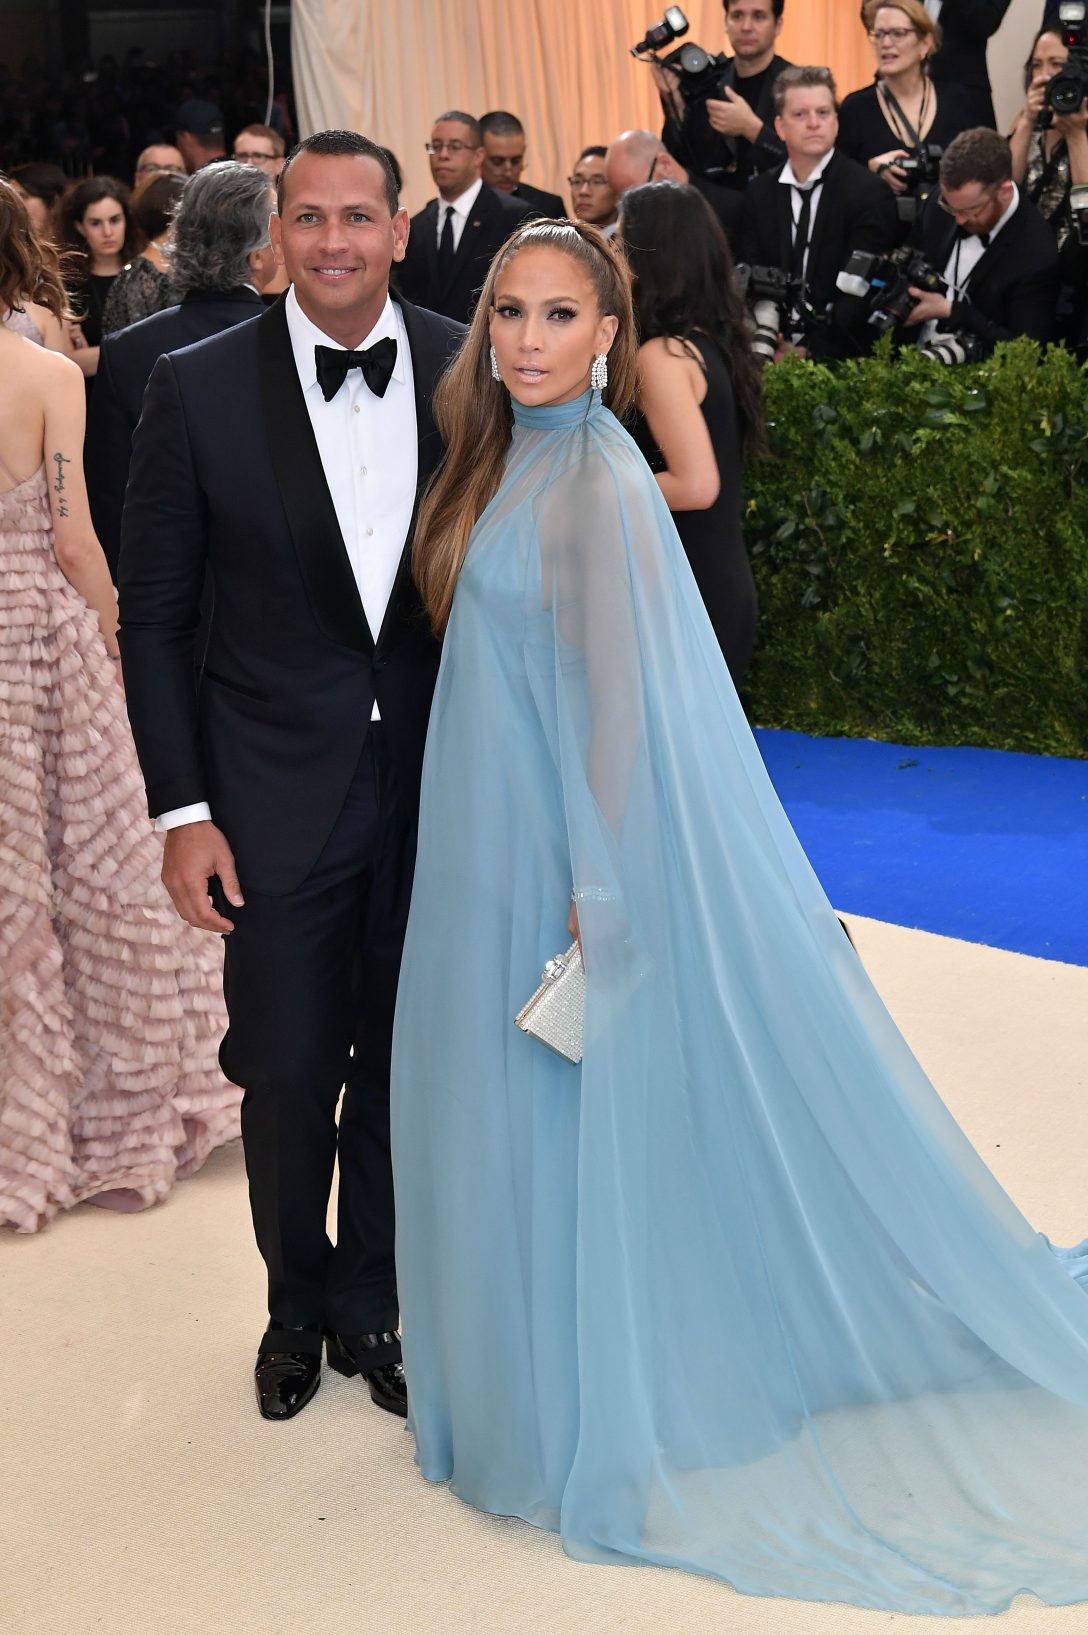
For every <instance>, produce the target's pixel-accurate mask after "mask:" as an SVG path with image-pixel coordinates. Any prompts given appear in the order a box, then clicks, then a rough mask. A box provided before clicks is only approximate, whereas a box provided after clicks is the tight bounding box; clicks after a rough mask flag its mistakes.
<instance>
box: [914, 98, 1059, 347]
mask: <svg viewBox="0 0 1088 1635" xmlns="http://www.w3.org/2000/svg"><path fill="white" fill-rule="evenodd" d="M912 241H913V242H914V243H915V244H916V245H917V247H918V248H919V249H921V250H922V252H923V254H924V255H925V257H926V260H927V261H928V262H929V263H930V265H931V266H932V267H934V268H935V269H936V270H937V271H938V272H941V273H943V274H944V278H945V281H946V282H947V284H948V287H949V293H948V295H946V296H945V295H935V294H932V293H930V292H927V291H922V290H915V291H913V292H912V293H913V294H914V295H915V296H916V298H917V303H918V304H917V305H916V307H915V308H914V311H913V312H912V313H911V315H910V318H909V320H908V327H910V328H912V329H915V330H917V329H918V327H919V326H920V325H923V324H926V325H929V326H931V328H930V330H927V331H926V335H927V339H928V338H930V336H931V334H932V333H933V332H944V333H948V332H958V333H961V334H968V335H973V336H975V337H977V339H978V340H979V341H981V342H982V344H983V346H984V347H985V348H986V350H987V351H992V350H993V348H994V347H995V346H996V345H997V343H998V341H1011V340H1013V339H1014V338H1015V337H1016V336H1017V335H1028V336H1030V337H1031V338H1032V339H1033V340H1036V341H1049V340H1051V339H1052V338H1053V336H1054V330H1055V322H1056V314H1057V304H1058V287H1059V283H1060V277H1059V261H1058V245H1057V241H1056V240H1055V237H1054V234H1053V232H1052V231H1051V229H1050V227H1049V226H1048V225H1047V223H1046V221H1045V220H1044V219H1043V217H1042V215H1041V214H1040V212H1039V211H1038V210H1037V209H1036V208H1035V206H1034V205H1033V204H1032V203H1031V201H1030V199H1028V198H1026V197H1024V195H1023V194H1021V192H1020V190H1019V188H1018V187H1017V186H1016V183H1015V182H1014V181H1013V179H1012V156H1011V154H1010V153H1009V144H1008V142H1007V141H1006V140H1005V138H1004V137H1003V136H999V135H998V134H997V132H996V131H992V130H989V129H988V128H986V127H980V128H979V129H977V130H971V131H962V132H961V133H960V135H959V136H957V137H956V138H955V140H954V141H952V142H950V143H949V145H948V148H947V150H946V152H945V155H944V158H943V159H942V160H941V191H940V193H937V194H934V195H933V196H932V197H931V198H930V199H929V200H928V201H927V203H926V206H925V209H924V210H923V212H922V215H921V217H920V218H919V221H918V223H917V225H916V227H915V229H914V232H913V234H912Z"/></svg>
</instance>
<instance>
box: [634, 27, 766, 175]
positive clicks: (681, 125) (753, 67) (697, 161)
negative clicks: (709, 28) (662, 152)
mask: <svg viewBox="0 0 1088 1635" xmlns="http://www.w3.org/2000/svg"><path fill="white" fill-rule="evenodd" d="M724 7H725V31H726V33H727V34H728V36H729V43H730V45H731V46H732V48H733V55H732V57H730V58H725V57H722V58H721V59H720V61H721V76H720V83H721V88H722V90H721V95H720V96H712V97H707V98H705V99H703V98H700V99H698V100H696V101H693V102H689V101H687V100H685V98H684V97H683V96H682V95H681V93H680V75H679V74H678V73H677V72H676V71H675V70H673V69H670V68H657V67H655V69H654V79H655V81H656V83H657V88H658V91H659V92H660V94H661V101H662V106H663V107H664V110H665V126H664V130H663V131H662V133H661V134H662V137H663V138H664V142H665V146H666V147H667V148H668V150H669V152H670V153H671V154H672V155H673V157H674V158H675V159H677V160H679V162H680V163H681V164H682V165H683V166H684V168H685V169H686V170H688V171H690V172H691V173H692V178H693V179H694V178H695V177H696V176H701V177H704V178H706V179H707V180H708V181H711V182H713V183H714V184H715V185H716V186H718V187H726V188H730V189H732V190H733V191H734V192H738V193H743V191H744V189H745V188H746V187H747V185H748V183H749V181H750V180H751V178H752V177H753V176H758V175H759V174H760V173H761V172H762V171H765V170H771V169H773V168H774V167H775V166H776V165H780V164H781V163H782V160H783V159H784V158H785V152H784V150H783V147H782V143H781V141H780V140H779V138H778V136H777V134H776V132H775V128H774V86H775V80H776V79H777V78H778V76H779V74H780V73H781V72H782V70H783V69H784V68H788V67H789V66H790V65H789V63H788V62H787V61H786V59H785V58H784V57H779V56H778V55H777V54H776V52H775V43H776V41H777V39H778V36H779V35H780V34H781V32H782V16H783V12H784V10H785V0H724Z"/></svg>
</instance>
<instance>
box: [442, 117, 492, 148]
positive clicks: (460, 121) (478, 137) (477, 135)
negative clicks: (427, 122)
mask: <svg viewBox="0 0 1088 1635" xmlns="http://www.w3.org/2000/svg"><path fill="white" fill-rule="evenodd" d="M447 123H449V124H452V125H467V126H468V130H469V135H470V136H471V137H472V145H473V147H474V148H482V147H483V145H484V133H483V131H482V130H481V129H480V121H479V120H478V119H477V118H476V115H475V114H466V113H462V111H461V109H460V108H451V109H450V111H449V113H445V114H439V116H438V118H437V119H436V120H435V124H436V125H444V124H447Z"/></svg>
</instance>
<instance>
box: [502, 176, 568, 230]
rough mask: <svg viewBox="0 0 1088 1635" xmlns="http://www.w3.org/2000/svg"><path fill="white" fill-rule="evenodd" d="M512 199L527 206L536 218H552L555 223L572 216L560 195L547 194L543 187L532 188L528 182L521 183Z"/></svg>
mask: <svg viewBox="0 0 1088 1635" xmlns="http://www.w3.org/2000/svg"><path fill="white" fill-rule="evenodd" d="M511 197H512V198H515V199H518V200H520V202H521V203H522V204H527V205H528V206H529V209H530V211H531V212H532V214H533V215H534V216H550V217H551V218H552V219H553V220H554V221H566V219H567V217H568V216H569V215H570V211H569V210H568V209H567V207H566V205H565V204H564V203H563V201H562V199H561V198H560V197H559V194H558V193H546V192H545V191H544V189H543V188H541V187H530V186H529V183H528V182H519V183H518V184H517V186H516V187H515V189H514V191H513V194H512V195H511Z"/></svg>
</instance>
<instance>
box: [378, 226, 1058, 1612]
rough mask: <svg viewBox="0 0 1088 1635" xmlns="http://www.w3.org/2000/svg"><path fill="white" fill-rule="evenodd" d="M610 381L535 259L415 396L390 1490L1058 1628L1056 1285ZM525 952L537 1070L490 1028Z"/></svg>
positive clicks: (622, 347) (619, 303) (595, 1554)
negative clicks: (573, 1042) (917, 1045)
mask: <svg viewBox="0 0 1088 1635" xmlns="http://www.w3.org/2000/svg"><path fill="white" fill-rule="evenodd" d="M489 343H490V344H491V345H493V347H494V354H493V356H494V358H495V362H496V366H497V371H498V374H499V376H500V377H501V378H498V379H495V378H493V377H492V370H491V366H490V362H489ZM635 346H636V340H635V335H634V329H633V324H632V318H631V303H630V294H629V289H628V287H627V281H626V274H625V272H624V270H623V267H622V263H621V261H620V259H619V257H618V256H617V253H616V252H615V251H614V250H613V249H612V248H611V247H610V246H609V245H607V244H606V243H605V242H604V241H603V240H602V239H601V238H600V236H599V235H598V234H597V233H596V232H595V231H594V230H593V229H592V228H590V227H585V226H582V225H571V224H559V223H555V222H534V223H532V224H530V225H529V226H528V227H526V228H524V229H522V230H521V231H519V232H518V233H517V234H516V235H515V236H514V237H513V238H512V239H511V240H510V242H509V243H508V245H507V246H506V249H505V250H504V252H502V253H501V254H500V256H499V257H498V258H497V261H496V264H495V266H494V267H493V268H492V272H491V275H490V277H489V279H488V282H487V284H486V285H485V288H484V292H483V297H482V299H481V302H480V306H479V308H478V311H477V315H476V318H475V320H474V322H473V325H472V327H471V329H470V332H469V334H468V337H467V339H466V343H465V348H464V350H463V352H462V353H461V355H460V358H459V359H458V361H457V362H456V363H455V365H454V366H453V368H452V369H451V371H450V373H449V375H448V376H447V378H446V381H445V383H444V384H443V385H442V387H441V388H440V389H439V393H438V397H437V399H436V405H435V408H436V418H437V420H438V422H439V424H440V426H441V428H442V430H443V433H444V435H445V438H446V441H447V444H448V449H449V452H448V455H447V460H446V464H445V466H444V467H443V469H442V471H441V473H440V475H439V478H438V481H437V486H436V487H435V488H434V489H433V490H432V491H431V494H430V495H429V497H428V499H427V501H426V503H425V506H424V510H423V512H422V514H421V518H420V530H419V535H418V545H417V559H416V565H417V571H418V576H419V578H420V582H421V586H422V588H423V591H424V595H425V599H426V601H427V605H428V608H429V610H430V612H431V615H432V618H433V619H434V622H435V625H436V628H437V629H439V630H440V631H441V630H444V651H443V658H442V668H441V674H440V677H439V681H438V689H437V693H436V695H435V703H434V714H433V717H432V721H431V730H430V737H429V740H428V746H427V758H426V765H425V770H424V779H423V806H422V814H421V829H420V838H419V860H418V865H417V869H416V883H415V897H414V902H413V906H412V913H411V921H410V925H409V929H408V939H407V945H406V947H405V953H404V964H403V970H402V977H401V987H400V996H399V1002H398V1012H397V1024H396V1036H395V1044H394V1055H393V1144H394V1154H393V1156H394V1171H395V1178H396V1187H397V1207H398V1264H399V1281H400V1298H401V1307H402V1314H403V1330H404V1360H405V1368H406V1372H407V1377H408V1388H409V1398H410V1413H411V1427H412V1430H413V1432H414V1435H415V1439H416V1446H417V1458H418V1462H419V1465H420V1467H421V1469H422V1471H423V1474H424V1475H425V1476H426V1477H428V1478H429V1479H431V1480H432V1481H446V1480H449V1481H450V1483H451V1485H452V1487H453V1489H454V1491H455V1492H456V1493H457V1494H458V1495H459V1496H460V1497H461V1498H463V1499H466V1500H468V1501H469V1502H470V1503H471V1504H473V1505H475V1506H477V1507H478V1508H480V1509H481V1510H486V1511H492V1512H497V1513H501V1514H505V1515H514V1516H521V1517H524V1518H525V1519H526V1520H527V1521H530V1522H533V1523H535V1524H537V1525H538V1526H541V1527H546V1528H552V1529H555V1530H557V1531H558V1532H559V1533H560V1535H561V1537H562V1540H563V1544H564V1547H565V1548H566V1550H567V1551H568V1553H569V1554H571V1555H572V1556H575V1557H579V1558H581V1559H584V1560H588V1561H596V1562H653V1563H659V1564H666V1565H671V1566H677V1567H684V1568H688V1569H690V1570H692V1571H696V1572H703V1573H711V1574H715V1575H717V1576H719V1577H721V1578H723V1579H726V1580H728V1581H729V1582H730V1583H731V1584H733V1585H734V1586H736V1588H737V1589H739V1590H743V1591H746V1592H749V1593H752V1594H761V1595H783V1596H793V1597H797V1598H801V1599H812V1600H832V1601H847V1602H853V1603H855V1604H857V1605H860V1606H866V1607H881V1608H892V1609H897V1610H901V1611H906V1612H918V1613H926V1612H928V1613H980V1612H995V1611H998V1610H1000V1609H1002V1608H1004V1607H1006V1606H1007V1605H1008V1604H1009V1602H1010V1601H1011V1599H1012V1598H1013V1597H1014V1596H1015V1595H1016V1594H1017V1593H1018V1592H1019V1591H1021V1590H1027V1591H1032V1592H1034V1593H1035V1594H1036V1595H1038V1596H1039V1597H1041V1598H1043V1599H1044V1600H1046V1601H1049V1602H1056V1603H1058V1602H1069V1601H1073V1600H1078V1599H1082V1598H1088V1526H1086V1524H1088V1298H1086V1289H1085V1287H1083V1286H1082V1283H1081V1282H1080V1281H1078V1279H1084V1280H1086V1281H1088V1264H1086V1263H1088V1256H1086V1251H1085V1247H1084V1246H1081V1249H1079V1250H1076V1251H1067V1252H1062V1251H1056V1250H1054V1249H1053V1248H1052V1247H1051V1246H1050V1244H1049V1243H1048V1242H1047V1241H1046V1239H1045V1238H1043V1237H1041V1236H1039V1235H1038V1234H1037V1233H1035V1232H1033V1231H1032V1229H1031V1228H1030V1227H1029V1226H1028V1224H1027V1223H1026V1222H1025V1221H1024V1219H1023V1218H1022V1217H1021V1215H1020V1214H1019V1213H1018V1212H1017V1210H1016V1209H1015V1207H1014V1206H1013V1204H1012V1203H1011V1202H1010V1201H1009V1199H1008V1198H1007V1197H1006V1196H1005V1194H1004V1193H1003V1192H1002V1190H1001V1188H1000V1187H999V1186H998V1184H997V1182H996V1181H995V1180H994V1179H993V1178H992V1176H991V1175H990V1174H989V1172H988V1171H987V1169H986V1167H985V1166H984V1164H983V1163H982V1161H981V1159H980V1158H979V1157H978V1156H977V1155H976V1154H975V1152H974V1151H973V1150H972V1148H971V1147H970V1146H969V1144H968V1142H967V1140H966V1139H965V1137H964V1136H963V1135H962V1134H961V1132H960V1130H959V1129H958V1128H957V1126H956V1125H955V1123H954V1122H953V1120H952V1119H951V1117H950V1116H949V1114H948V1113H947V1112H946V1110H945V1108H944V1107H943V1105H942V1103H941V1102H940V1100H939V1099H938V1097H937V1095H936V1093H935V1092H934V1090H933V1088H932V1087H931V1085H930V1084H929V1083H928V1081H927V1080H926V1078H925V1075H924V1074H923V1072H922V1070H921V1068H920V1067H919V1065H918V1063H917V1062H916V1061H915V1060H914V1058H913V1056H912V1055H911V1053H910V1051H909V1050H908V1048H907V1046H906V1044H905V1043H904V1041H903V1039H902V1038H901V1037H900V1035H899V1033H898V1032H897V1031H896V1028H895V1026H894V1024H893V1023H892V1021H891V1020H890V1018H889V1017H888V1015H887V1013H886V1011H885V1009H884V1006H883V1005H882V1003H881V1001H880V999H879V997H878V996H877V994H876V993H875V992H874V990H873V988H872V986H871V984H870V983H869V981H868V979H867V978H866V976H865V972H864V970H863V969H862V967H861V965H860V964H859V962H858V961H857V959H856V957H855V956H854V954H853V953H852V951H851V949H850V947H849V944H848V943H847V942H846V939H845V938H844V937H843V935H842V931H841V929H840V927H839V924H838V922H837V920H836V919H835V916H834V914H833V912H832V910H831V908H830V907H829V905H828V903H827V900H826V898H825V897H824V894H823V892H822V891H821V889H820V886H819V883H818V881H817V880H816V879H815V877H814V876H813V873H812V870H811V868H810V867H809V865H808V863H807V861H806V859H805V857H804V854H803V853H802V851H801V848H800V846H799V845H798V842H797V839H796V837H795V836H794V834H793V832H792V830H791V828H790V826H789V823H788V822H787V820H786V818H785V815H784V814H783V812H782V809H781V807H780V805H779V803H778V801H777V799H776V798H775V794H774V791H773V789H772V788H771V786H770V783H769V781H768V778H767V775H766V773H765V771H764V768H763V764H762V762H761V760H760V757H759V754H758V751H757V750H756V747H755V744H754V742H753V739H752V736H751V733H750V732H749V729H748V726H747V724H746V722H745V719H744V715H743V713H742V711H741V709H740V706H739V704H738V702H737V698H736V694H735V692H734V690H733V687H732V684H731V682H730V680H729V676H728V673H727V671H726V667H725V664H724V662H723V660H722V657H721V652H720V649H719V647H718V643H717V641H716V640H715V637H714V633H713V630H712V629H711V626H710V623H709V620H708V618H707V615H706V613H705V611H704V609H703V605H702V602H701V600H700V598H699V594H698V592H697V590H696V587H695V583H694V580H693V579H692V576H691V572H690V569H689V567H688V565H687V561H686V559H685V557H684V553H683V550H682V549H681V546H680V543H679V540H678V538H677V534H676V530H675V528H674V527H673V524H672V520H671V518H670V516H669V512H668V510H667V508H666V506H665V503H664V501H663V499H662V497H661V495H660V493H659V491H658V488H657V485H656V484H655V482H654V479H653V477H652V476H651V474H650V472H649V470H648V468H647V467H646V465H645V463H644V462H643V459H642V457H641V455H640V454H639V453H638V451H637V450H636V448H635V447H634V445H633V443H632V442H631V440H630V439H629V438H628V436H627V434H626V432H625V431H624V430H623V428H622V426H621V425H620V423H619V421H618V419H617V418H616V414H620V415H622V413H623V411H624V409H625V408H626V406H627V404H628V403H629V401H630V396H631V390H632V386H633V357H634V350H635ZM602 353H607V354H608V370H609V374H610V377H611V379H610V382H609V384H608V388H607V391H606V392H605V394H604V398H603V399H602V396H601V394H600V393H599V392H598V391H594V390H591V389H590V369H591V364H592V362H593V359H594V357H595V356H597V355H599V354H602ZM606 404H607V405H608V406H606ZM612 411H615V413H613V412H612ZM455 588H456V594H454V589H455ZM451 598H452V608H451V606H450V603H451ZM447 619H448V625H447ZM572 887H573V891H574V900H575V904H576V913H575V911H570V908H569V905H570V900H571V890H572ZM568 912H571V914H572V923H574V924H575V925H576V927H577V929H578V930H579V931H580V935H581V940H582V946H583V951H584V957H585V966H586V985H587V993H586V1017H585V1047H584V1056H583V1060H582V1062H581V1065H580V1066H571V1065H570V1064H569V1063H568V1062H566V1061H565V1060H563V1059H562V1058H560V1057H559V1056H556V1055H553V1054H552V1053H551V1052H550V1051H548V1050H547V1049H545V1048H544V1047H543V1046H542V1045H541V1044H540V1043H539V1042H537V1041H535V1040H533V1039H532V1038H530V1037H528V1036H526V1035H525V1034H523V1033H521V1032H520V1031H518V1030H517V1029H516V1028H515V1026H514V1023H513V1018H514V1015H515V1013H516V1012H517V1011H518V1010H519V1009H520V1007H521V1006H522V1004H523V1003H524V1002H525V1000H526V999H527V998H528V996H529V995H530V993H531V992H532V991H533V989H534V988H535V987H536V985H537V983H538V981H539V980H540V973H541V970H542V967H543V965H544V963H545V961H546V960H547V959H549V958H550V957H551V956H553V955H554V954H556V953H558V952H560V951H561V950H562V949H563V948H564V947H565V946H566V942H567V940H568V939H567V936H566V932H567V925H568Z"/></svg>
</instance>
